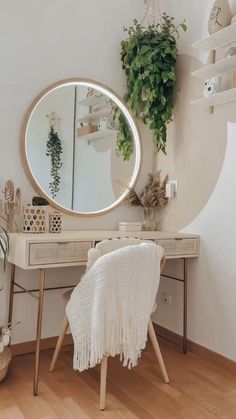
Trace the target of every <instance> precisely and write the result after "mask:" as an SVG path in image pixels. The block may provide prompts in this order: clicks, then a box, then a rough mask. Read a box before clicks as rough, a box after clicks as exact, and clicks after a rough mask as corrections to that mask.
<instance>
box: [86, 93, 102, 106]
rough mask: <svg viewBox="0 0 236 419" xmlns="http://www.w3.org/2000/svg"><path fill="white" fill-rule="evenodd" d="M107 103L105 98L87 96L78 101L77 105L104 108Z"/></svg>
mask: <svg viewBox="0 0 236 419" xmlns="http://www.w3.org/2000/svg"><path fill="white" fill-rule="evenodd" d="M107 103H108V99H107V97H106V96H104V95H101V96H93V95H91V96H88V97H86V98H84V99H82V100H80V101H79V105H82V106H105V105H107Z"/></svg>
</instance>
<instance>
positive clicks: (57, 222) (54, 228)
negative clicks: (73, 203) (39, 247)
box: [49, 211, 62, 233]
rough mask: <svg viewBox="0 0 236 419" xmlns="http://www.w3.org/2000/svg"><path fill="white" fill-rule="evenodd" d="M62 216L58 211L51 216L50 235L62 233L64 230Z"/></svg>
mask: <svg viewBox="0 0 236 419" xmlns="http://www.w3.org/2000/svg"><path fill="white" fill-rule="evenodd" d="M61 219H62V215H61V213H60V212H58V211H54V212H51V213H50V214H49V233H61V230H62V221H61Z"/></svg>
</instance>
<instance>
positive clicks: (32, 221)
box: [22, 205, 46, 233]
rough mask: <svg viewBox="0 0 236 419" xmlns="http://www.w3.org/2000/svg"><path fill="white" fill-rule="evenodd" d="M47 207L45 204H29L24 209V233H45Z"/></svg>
mask: <svg viewBox="0 0 236 419" xmlns="http://www.w3.org/2000/svg"><path fill="white" fill-rule="evenodd" d="M45 224H46V208H45V206H43V205H37V206H36V205H28V206H27V207H25V208H24V209H23V225H22V230H23V232H24V233H45Z"/></svg>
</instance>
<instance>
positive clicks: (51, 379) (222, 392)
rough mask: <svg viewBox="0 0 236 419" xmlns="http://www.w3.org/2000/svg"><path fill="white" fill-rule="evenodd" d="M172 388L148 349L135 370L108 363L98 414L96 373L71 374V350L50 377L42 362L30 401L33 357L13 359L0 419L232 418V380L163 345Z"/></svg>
mask: <svg viewBox="0 0 236 419" xmlns="http://www.w3.org/2000/svg"><path fill="white" fill-rule="evenodd" d="M161 346H162V351H163V356H164V359H165V362H166V367H167V369H168V373H169V377H170V380H171V383H170V384H169V385H167V384H164V383H163V381H162V377H161V375H160V372H159V368H158V365H157V364H156V361H155V357H154V354H153V351H152V348H151V347H148V348H147V350H145V352H144V353H143V356H142V360H141V361H140V363H139V366H138V367H137V368H135V369H133V370H132V371H129V370H127V369H126V368H123V367H122V366H121V364H120V362H119V360H118V359H109V362H108V394H107V409H106V411H104V412H100V411H99V396H98V394H99V368H96V369H93V370H90V371H88V372H85V373H82V374H79V373H75V372H73V371H72V368H71V364H72V349H68V348H67V350H66V351H64V352H63V354H62V355H61V357H60V360H59V361H58V365H57V368H56V370H55V372H54V373H49V372H48V369H49V363H50V359H51V355H52V352H51V351H45V352H43V353H42V357H41V374H40V386H39V389H40V394H39V396H38V397H34V396H32V370H33V355H23V356H18V357H16V358H15V359H14V360H13V362H12V365H11V369H10V372H9V375H8V377H7V379H6V380H5V381H4V382H3V383H1V384H0V419H9V418H10V419H24V418H27V419H39V418H40V419H49V418H50V419H53V418H61V419H67V418H68V419H72V418H78V419H99V418H108V419H137V418H138V419H178V418H179V419H202V418H204V419H212V418H217V419H236V376H235V373H233V372H231V371H229V370H225V369H224V368H223V367H222V366H219V365H216V364H215V363H211V361H207V360H205V359H203V358H201V357H199V356H197V355H194V354H191V353H188V354H187V355H182V354H181V353H180V352H179V350H178V349H177V348H176V347H174V346H170V345H168V344H162V345H161Z"/></svg>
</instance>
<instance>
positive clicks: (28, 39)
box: [0, 0, 154, 342]
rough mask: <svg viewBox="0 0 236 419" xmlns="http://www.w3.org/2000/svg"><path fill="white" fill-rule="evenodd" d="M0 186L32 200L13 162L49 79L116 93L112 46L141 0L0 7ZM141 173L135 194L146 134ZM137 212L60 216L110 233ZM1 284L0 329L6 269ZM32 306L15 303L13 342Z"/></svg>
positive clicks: (29, 325) (53, 300) (69, 274)
mask: <svg viewBox="0 0 236 419" xmlns="http://www.w3.org/2000/svg"><path fill="white" fill-rule="evenodd" d="M0 6H1V7H0V9H1V13H0V60H1V63H2V66H1V72H0V91H1V101H0V115H1V124H0V141H1V152H0V186H1V188H3V186H4V182H5V181H6V180H7V179H12V180H13V181H14V183H15V185H16V186H19V187H21V190H22V195H23V202H24V203H27V202H30V201H31V198H32V196H33V194H34V191H33V189H32V188H31V186H30V183H29V181H28V179H27V178H26V175H25V174H24V171H23V168H22V164H21V161H20V156H19V145H18V144H19V135H20V126H21V124H22V120H23V116H24V114H25V112H26V110H27V108H28V106H29V105H30V103H31V101H32V100H33V99H34V97H35V96H36V95H37V94H38V93H40V91H41V90H42V89H44V88H45V87H46V86H48V85H49V84H50V83H53V82H55V81H57V80H60V79H64V78H69V77H87V78H91V79H94V80H97V81H99V82H102V83H104V84H106V85H107V86H109V87H111V88H112V89H113V90H114V91H116V92H117V93H118V94H119V95H123V93H124V91H125V77H124V74H123V71H122V70H121V61H120V42H121V40H122V39H123V38H124V33H123V26H124V25H126V26H127V25H129V24H131V22H132V20H133V18H134V17H137V18H140V17H141V16H142V13H143V1H142V0H138V1H136V2H135V3H134V2H133V1H129V2H127V1H126V0H119V1H115V0H112V1H111V0H100V1H99V2H95V1H94V0H70V2H68V0H59V1H58V0H51V1H50V2H49V1H48V0H42V1H40V2H35V1H34V2H32V1H31V0H22V1H21V2H17V1H13V0H10V1H7V2H5V1H0ZM141 130H142V133H143V134H144V136H145V148H144V156H143V163H142V173H141V178H140V181H139V185H138V188H140V187H141V186H142V185H143V184H144V183H145V182H146V174H147V173H149V172H150V171H152V170H153V163H154V157H153V146H152V142H151V140H150V136H149V134H148V133H147V131H146V129H144V128H143V127H141ZM139 219H140V211H139V210H138V209H128V208H127V207H126V206H125V205H122V206H121V207H119V208H117V209H116V210H114V211H113V212H111V213H109V214H107V215H104V216H100V217H95V218H84V217H83V218H79V217H72V216H64V217H63V228H64V229H115V228H117V224H118V221H120V220H139ZM78 271H79V270H78V269H67V270H60V269H57V270H51V271H50V272H48V273H47V278H48V279H47V285H49V286H51V285H54V284H65V283H68V282H70V283H73V282H74V283H76V282H77V281H78V276H79V274H78ZM17 277H18V281H22V283H23V284H25V285H27V286H30V287H31V288H35V287H36V286H37V279H38V276H37V273H36V272H27V273H26V272H22V271H20V270H17ZM3 280H4V283H5V289H4V292H3V293H1V294H0V324H1V323H2V322H3V321H4V320H5V319H6V313H7V305H8V302H7V301H8V300H7V298H8V297H7V295H8V285H9V270H8V271H7V274H2V273H1V279H0V281H3ZM60 294H61V292H53V291H50V292H48V293H47V296H46V304H45V315H44V327H43V335H44V336H50V335H56V334H57V333H58V330H59V327H60V324H61V321H62V316H63V308H62V302H61V298H60ZM35 313H36V304H35V301H34V300H31V299H30V297H28V296H22V295H19V296H17V297H16V304H15V314H14V318H15V319H18V320H22V324H21V326H19V327H18V328H17V330H16V331H15V334H14V339H13V341H14V342H19V341H24V340H30V339H33V338H34V330H35V324H34V319H35Z"/></svg>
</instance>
